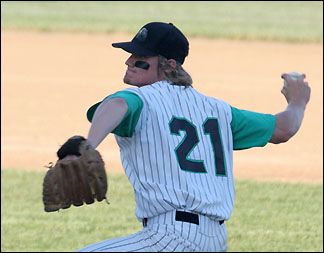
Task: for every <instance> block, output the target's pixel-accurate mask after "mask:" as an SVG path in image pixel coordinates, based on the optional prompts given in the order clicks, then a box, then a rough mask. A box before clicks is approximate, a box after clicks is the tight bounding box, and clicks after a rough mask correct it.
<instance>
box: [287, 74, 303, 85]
mask: <svg viewBox="0 0 324 253" xmlns="http://www.w3.org/2000/svg"><path fill="white" fill-rule="evenodd" d="M288 75H289V76H290V77H291V78H292V79H293V80H297V79H298V77H300V76H301V74H299V73H297V72H290V73H289V74H288ZM284 86H285V88H287V82H286V80H284Z"/></svg>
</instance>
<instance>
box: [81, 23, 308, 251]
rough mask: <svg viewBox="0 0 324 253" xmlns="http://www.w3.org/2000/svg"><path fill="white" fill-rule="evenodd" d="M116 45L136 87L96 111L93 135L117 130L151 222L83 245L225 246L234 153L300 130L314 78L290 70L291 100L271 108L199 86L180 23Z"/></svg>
mask: <svg viewBox="0 0 324 253" xmlns="http://www.w3.org/2000/svg"><path fill="white" fill-rule="evenodd" d="M112 46H113V47H116V48H122V49H123V50H125V51H127V52H129V53H130V57H129V58H128V59H127V60H126V62H125V64H126V65H127V70H126V73H125V76H124V80H123V81H124V82H125V83H126V84H129V85H131V86H133V87H129V88H126V89H124V90H122V91H118V92H116V93H114V94H111V95H109V96H107V97H106V98H104V99H103V100H102V101H101V102H99V103H97V104H95V105H93V106H92V107H90V108H89V110H88V112H87V117H88V119H89V121H90V122H92V124H91V128H90V130H89V134H88V137H87V141H88V143H90V144H91V145H92V146H93V148H96V147H97V146H98V145H99V144H100V143H101V142H102V141H103V140H104V138H105V137H106V136H107V135H108V134H109V133H114V134H115V137H116V140H117V143H118V145H119V147H120V153H121V161H122V164H123V167H124V169H125V172H126V175H127V177H128V179H129V181H130V183H131V184H132V186H133V188H134V194H135V199H136V209H135V214H136V217H137V218H138V220H139V221H140V222H142V223H143V229H142V230H141V231H139V232H137V233H135V234H132V235H129V236H125V237H121V238H115V239H108V240H105V241H102V242H98V243H95V244H93V245H89V246H86V247H84V248H82V249H80V250H79V251H87V252H89V251H112V252H118V251H141V252H142V251H150V252H155V251H200V252H203V251H214V252H216V251H226V250H227V232H226V227H225V223H226V221H227V220H228V219H229V218H230V216H231V213H232V210H233V204H234V179H233V150H242V149H248V148H252V147H263V146H265V145H266V144H267V143H268V142H270V143H274V144H278V143H282V142H286V141H288V140H289V139H290V138H291V137H292V136H293V135H294V134H295V133H296V132H297V131H298V129H299V127H300V126H301V123H302V120H303V116H304V110H305V107H306V104H307V103H308V101H309V98H310V87H309V86H308V83H307V82H305V81H304V79H305V77H306V76H305V75H304V74H303V75H302V76H300V77H299V78H297V79H296V80H294V79H292V78H291V77H290V76H289V75H287V74H283V75H282V78H283V79H285V80H286V82H287V87H283V89H282V91H281V92H282V93H283V95H284V96H285V98H286V100H287V102H288V106H287V108H286V109H285V110H284V111H282V112H279V113H278V114H276V115H271V114H263V113H257V112H252V111H247V110H240V109H237V108H234V107H232V106H230V105H229V104H228V103H226V102H224V101H222V100H219V99H216V98H213V97H209V96H206V95H203V94H201V93H199V92H198V91H197V90H195V89H194V88H193V86H192V80H191V77H190V75H189V74H188V73H187V72H186V71H185V70H184V69H183V67H182V64H183V63H184V60H185V58H186V56H187V55H188V51H189V43H188V40H187V39H186V37H185V36H184V35H183V33H182V32H181V31H180V30H179V29H178V28H177V27H176V26H174V25H173V24H171V23H162V22H152V23H148V24H146V25H145V26H143V27H142V28H141V29H140V30H139V32H138V33H137V34H136V35H135V37H134V38H133V39H132V41H130V42H122V43H113V44H112Z"/></svg>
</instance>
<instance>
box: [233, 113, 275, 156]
mask: <svg viewBox="0 0 324 253" xmlns="http://www.w3.org/2000/svg"><path fill="white" fill-rule="evenodd" d="M231 111H232V121H231V129H232V134H233V149H234V150H242V149H248V148H252V147H264V146H265V145H266V144H267V143H268V142H269V140H270V139H271V137H272V134H273V131H274V129H275V125H276V117H275V116H274V115H272V114H263V113H257V112H252V111H247V110H239V109H237V108H234V107H231Z"/></svg>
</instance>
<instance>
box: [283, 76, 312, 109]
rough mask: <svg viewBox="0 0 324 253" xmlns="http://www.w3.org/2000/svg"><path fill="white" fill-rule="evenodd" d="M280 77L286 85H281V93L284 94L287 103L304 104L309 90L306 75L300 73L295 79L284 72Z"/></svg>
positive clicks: (307, 98) (308, 95)
mask: <svg viewBox="0 0 324 253" xmlns="http://www.w3.org/2000/svg"><path fill="white" fill-rule="evenodd" d="M281 78H283V79H284V80H286V82H287V87H283V88H282V90H281V93H282V94H283V95H284V96H285V98H286V100H287V102H288V104H290V103H295V104H298V105H302V106H306V104H307V103H308V101H309V99H310V92H311V89H310V87H309V85H308V82H305V78H306V75H305V74H302V75H301V76H299V77H298V78H297V79H294V78H291V77H290V76H289V75H288V74H286V73H284V74H282V75H281Z"/></svg>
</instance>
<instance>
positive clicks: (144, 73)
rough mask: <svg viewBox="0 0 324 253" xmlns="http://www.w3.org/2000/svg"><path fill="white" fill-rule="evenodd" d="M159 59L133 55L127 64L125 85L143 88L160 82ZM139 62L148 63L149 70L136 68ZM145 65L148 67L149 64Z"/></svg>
mask: <svg viewBox="0 0 324 253" xmlns="http://www.w3.org/2000/svg"><path fill="white" fill-rule="evenodd" d="M158 59H159V58H158V56H136V55H133V54H132V55H131V56H130V57H129V58H128V59H127V61H126V62H125V64H126V65H127V67H128V68H127V70H126V73H125V76H124V83H127V84H130V85H134V86H138V87H141V86H144V85H148V84H152V83H155V82H157V81H160V80H161V78H160V77H159V76H158ZM137 61H140V62H144V63H148V64H149V68H148V69H145V68H141V67H136V66H135V63H136V62H137ZM144 65H146V66H147V64H144Z"/></svg>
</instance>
